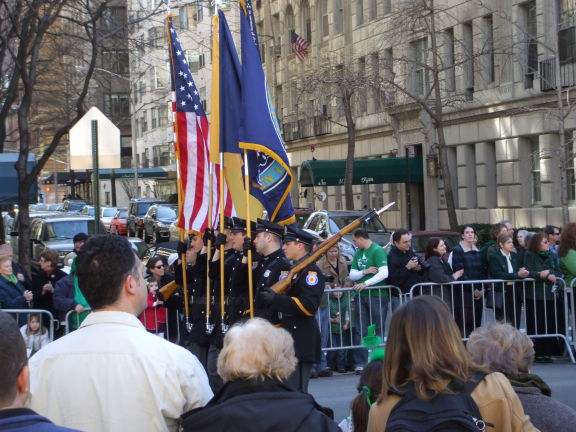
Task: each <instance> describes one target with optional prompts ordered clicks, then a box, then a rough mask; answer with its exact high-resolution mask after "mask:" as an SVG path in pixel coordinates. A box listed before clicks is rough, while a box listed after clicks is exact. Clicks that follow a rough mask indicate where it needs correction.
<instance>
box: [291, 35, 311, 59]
mask: <svg viewBox="0 0 576 432" xmlns="http://www.w3.org/2000/svg"><path fill="white" fill-rule="evenodd" d="M291 37H292V51H294V54H296V57H298V58H299V59H300V61H304V57H306V56H307V55H308V47H309V46H310V42H308V41H307V40H306V39H304V38H302V37H301V36H298V34H297V33H296V32H295V31H294V30H292V34H291Z"/></svg>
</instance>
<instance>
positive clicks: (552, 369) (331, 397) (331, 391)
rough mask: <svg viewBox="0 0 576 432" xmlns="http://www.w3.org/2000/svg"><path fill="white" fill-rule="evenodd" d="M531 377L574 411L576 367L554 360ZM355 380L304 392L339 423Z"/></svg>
mask: <svg viewBox="0 0 576 432" xmlns="http://www.w3.org/2000/svg"><path fill="white" fill-rule="evenodd" d="M533 373H535V374H537V375H540V377H541V378H542V379H544V381H546V382H547V383H548V385H549V386H550V388H551V389H552V397H553V398H554V399H556V400H559V401H560V402H562V403H564V404H566V405H568V406H570V407H572V408H574V409H576V392H575V391H574V389H575V388H576V365H573V364H571V363H569V362H567V361H564V360H556V361H555V362H554V363H552V364H537V365H535V366H534V369H533ZM358 378H359V377H358V375H355V374H354V373H348V374H334V376H332V377H330V378H317V379H313V380H310V385H309V389H308V390H309V392H310V393H311V394H312V395H313V396H314V398H315V399H316V401H317V402H318V403H319V404H320V405H323V406H326V407H329V408H332V409H333V410H334V420H336V423H339V422H340V421H341V420H342V419H343V418H345V417H347V416H348V415H349V414H350V402H351V401H352V399H353V398H354V397H355V395H356V385H357V384H358Z"/></svg>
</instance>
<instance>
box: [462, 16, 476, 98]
mask: <svg viewBox="0 0 576 432" xmlns="http://www.w3.org/2000/svg"><path fill="white" fill-rule="evenodd" d="M462 39H463V44H464V92H465V95H466V96H467V98H468V99H469V100H472V98H473V95H474V33H473V31H472V22H471V21H468V22H465V23H464V24H462Z"/></svg>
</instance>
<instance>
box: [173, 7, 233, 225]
mask: <svg viewBox="0 0 576 432" xmlns="http://www.w3.org/2000/svg"><path fill="white" fill-rule="evenodd" d="M168 30H169V41H170V60H171V62H170V63H171V71H170V72H171V77H172V111H173V113H174V115H173V120H174V134H175V136H174V142H175V146H176V149H175V150H176V156H177V160H178V170H179V174H180V187H181V201H182V202H181V203H180V207H179V215H178V224H177V226H178V228H181V229H184V230H186V231H192V232H196V233H202V232H203V231H204V229H205V228H207V227H208V226H209V225H210V226H211V227H212V226H216V223H217V221H218V214H219V208H220V202H219V199H220V196H219V190H220V184H219V179H220V176H219V170H220V166H219V165H215V169H214V170H213V173H212V178H213V188H212V191H213V192H212V196H213V200H212V223H211V224H209V222H208V209H209V207H210V206H209V194H210V157H209V156H210V155H209V142H208V139H209V138H208V132H209V125H208V119H207V118H206V113H205V112H204V107H203V106H202V102H201V101H200V93H199V91H198V89H197V88H196V84H195V83H194V80H193V79H192V74H191V72H190V67H189V66H188V60H187V59H186V54H185V52H184V50H183V49H182V46H181V44H180V39H179V38H178V36H177V34H176V30H174V27H173V25H172V18H171V17H169V18H168ZM224 191H225V192H224V195H225V202H224V209H225V210H224V214H225V215H226V216H233V215H234V207H233V204H232V199H231V198H230V192H229V190H228V187H227V185H224Z"/></svg>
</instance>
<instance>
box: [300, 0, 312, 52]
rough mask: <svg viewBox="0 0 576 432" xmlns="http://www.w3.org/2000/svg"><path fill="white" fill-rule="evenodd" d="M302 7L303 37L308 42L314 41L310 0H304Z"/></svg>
mask: <svg viewBox="0 0 576 432" xmlns="http://www.w3.org/2000/svg"><path fill="white" fill-rule="evenodd" d="M300 7H301V9H302V29H303V32H302V33H303V34H304V35H303V36H302V37H303V38H304V39H306V40H307V41H308V42H312V19H311V18H310V6H309V5H308V1H307V0H304V1H303V2H302V4H301V5H300Z"/></svg>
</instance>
